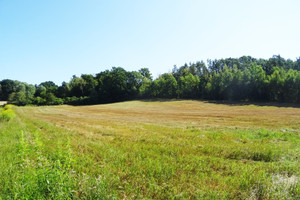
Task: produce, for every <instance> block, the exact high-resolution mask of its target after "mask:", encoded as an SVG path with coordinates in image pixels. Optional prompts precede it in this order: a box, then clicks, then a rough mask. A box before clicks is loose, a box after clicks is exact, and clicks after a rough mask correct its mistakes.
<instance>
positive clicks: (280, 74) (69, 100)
mask: <svg viewBox="0 0 300 200" xmlns="http://www.w3.org/2000/svg"><path fill="white" fill-rule="evenodd" d="M299 83H300V59H299V58H298V59H297V60H296V61H292V60H290V59H287V60H286V59H284V58H282V57H281V56H280V55H277V56H273V57H272V58H270V59H256V58H252V57H250V56H243V57H240V58H226V59H219V60H218V59H215V60H208V61H207V65H206V64H205V63H204V62H203V61H201V62H196V63H190V64H185V65H183V66H181V67H179V68H178V67H177V66H174V68H173V70H172V72H171V73H164V74H162V75H160V76H159V77H158V78H156V79H155V80H153V78H152V75H151V73H150V71H149V69H148V68H141V69H140V70H138V71H132V72H129V71H126V70H125V69H123V68H121V67H113V68H112V69H111V70H106V71H103V72H100V73H98V74H96V75H91V74H82V75H81V76H80V77H77V76H73V77H72V79H71V80H70V82H68V83H67V82H63V83H62V85H61V86H57V85H56V84H55V83H54V82H52V81H46V82H43V83H41V84H39V85H36V86H33V85H30V84H27V83H22V82H19V81H13V80H8V79H5V80H2V81H0V100H8V101H9V102H10V103H13V104H16V105H27V104H35V105H60V104H63V103H65V104H71V105H84V104H97V103H110V102H119V101H125V100H132V99H137V98H144V99H145V98H146V99H147V98H186V99H208V100H230V101H273V102H289V103H300V86H299V85H300V84H299Z"/></svg>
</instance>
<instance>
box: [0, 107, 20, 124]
mask: <svg viewBox="0 0 300 200" xmlns="http://www.w3.org/2000/svg"><path fill="white" fill-rule="evenodd" d="M12 107H13V106H12V105H5V106H4V108H2V109H0V121H9V120H11V119H12V118H14V117H15V116H16V115H15V113H14V111H13V110H12Z"/></svg>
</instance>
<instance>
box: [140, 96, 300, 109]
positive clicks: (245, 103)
mask: <svg viewBox="0 0 300 200" xmlns="http://www.w3.org/2000/svg"><path fill="white" fill-rule="evenodd" d="M137 100H139V101H143V102H172V101H185V100H193V101H199V102H205V103H213V104H222V105H228V106H249V105H254V106H261V107H264V106H273V107H279V108H300V104H296V103H280V102H254V101H225V100H207V99H160V98H158V99H137Z"/></svg>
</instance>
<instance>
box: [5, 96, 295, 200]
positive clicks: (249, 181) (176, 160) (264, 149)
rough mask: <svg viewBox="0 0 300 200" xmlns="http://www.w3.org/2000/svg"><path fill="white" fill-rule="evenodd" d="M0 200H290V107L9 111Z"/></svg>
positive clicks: (156, 105) (131, 105) (173, 104)
mask: <svg viewBox="0 0 300 200" xmlns="http://www.w3.org/2000/svg"><path fill="white" fill-rule="evenodd" d="M13 110H14V112H15V113H16V117H15V118H13V119H11V120H10V121H3V122H0V199H300V182H299V180H300V178H299V177H300V161H299V156H300V108H293V107H276V106H255V105H226V104H216V103H208V102H202V101H191V100H189V101H162V102H160V101H153V102H151V101H129V102H123V103H114V104H106V105H95V106H44V107H14V108H13Z"/></svg>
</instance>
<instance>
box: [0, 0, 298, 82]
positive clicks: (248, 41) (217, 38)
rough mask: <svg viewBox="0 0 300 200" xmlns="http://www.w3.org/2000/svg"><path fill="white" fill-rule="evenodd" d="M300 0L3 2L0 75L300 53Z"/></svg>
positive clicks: (57, 78)
mask: <svg viewBox="0 0 300 200" xmlns="http://www.w3.org/2000/svg"><path fill="white" fill-rule="evenodd" d="M299 8H300V1H299V0H205V1H204V0H105V1H104V0H26V1H24V0H0V80H2V79H6V78H8V79H13V80H20V81H25V82H28V83H32V84H38V83H40V82H43V81H48V80H52V81H54V82H55V83H57V84H59V85H60V84H61V82H62V81H69V80H70V78H71V77H72V75H77V76H80V75H81V74H86V73H89V74H96V73H98V72H100V71H103V70H106V69H110V68H111V67H112V66H116V67H118V66H121V67H123V68H125V69H126V70H129V71H131V70H138V69H140V68H142V67H148V68H149V69H150V71H151V72H152V74H153V76H154V77H157V76H158V75H159V74H161V73H165V72H169V71H170V70H171V69H172V68H173V66H174V65H177V66H182V65H183V64H184V63H189V62H196V61H200V60H204V61H206V60H207V59H208V58H210V59H215V58H227V57H234V58H236V57H240V56H243V55H250V56H253V57H257V58H269V57H271V56H272V55H275V54H276V55H278V54H280V55H281V56H282V57H284V58H290V59H293V60H295V59H296V58H298V57H299V56H300V26H299V24H300V12H299Z"/></svg>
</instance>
